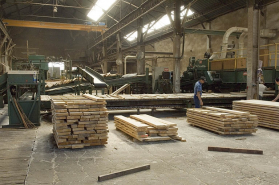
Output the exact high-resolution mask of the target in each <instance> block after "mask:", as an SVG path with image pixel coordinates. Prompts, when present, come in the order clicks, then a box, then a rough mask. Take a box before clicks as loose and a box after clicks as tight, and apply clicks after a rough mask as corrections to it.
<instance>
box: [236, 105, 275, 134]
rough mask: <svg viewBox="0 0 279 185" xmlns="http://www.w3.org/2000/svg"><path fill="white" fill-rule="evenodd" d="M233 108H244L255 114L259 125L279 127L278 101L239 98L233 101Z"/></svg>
mask: <svg viewBox="0 0 279 185" xmlns="http://www.w3.org/2000/svg"><path fill="white" fill-rule="evenodd" d="M233 109H234V110H244V111H247V112H249V113H251V114H255V115H257V116H258V119H259V126H262V127H267V128H273V129H279V122H278V118H279V103H278V102H271V101H263V100H241V101H234V102H233Z"/></svg>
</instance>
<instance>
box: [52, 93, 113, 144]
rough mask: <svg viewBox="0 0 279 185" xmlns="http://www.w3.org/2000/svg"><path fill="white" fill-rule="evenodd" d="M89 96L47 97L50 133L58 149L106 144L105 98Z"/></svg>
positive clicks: (106, 118) (106, 116) (106, 117)
mask: <svg viewBox="0 0 279 185" xmlns="http://www.w3.org/2000/svg"><path fill="white" fill-rule="evenodd" d="M90 96H92V95H90ZM90 96H88V95H83V96H75V95H63V96H51V107H52V122H53V134H54V138H55V141H56V144H57V147H58V148H83V147H85V146H95V145H104V144H107V139H108V125H107V122H108V113H107V109H106V101H104V100H103V99H97V100H96V99H95V100H93V99H90Z"/></svg>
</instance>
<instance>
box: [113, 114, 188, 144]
mask: <svg viewBox="0 0 279 185" xmlns="http://www.w3.org/2000/svg"><path fill="white" fill-rule="evenodd" d="M114 123H115V127H116V128H117V129H118V130H121V131H122V132H124V133H126V134H128V135H130V136H132V137H133V138H135V139H137V140H139V141H166V140H179V141H183V142H185V141H186V140H185V139H183V138H182V137H181V136H178V133H177V131H178V128H177V125H176V124H175V123H171V122H168V121H165V120H162V119H158V118H155V117H152V116H149V115H146V114H142V115H131V116H130V118H127V117H124V116H114Z"/></svg>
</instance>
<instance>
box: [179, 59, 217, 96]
mask: <svg viewBox="0 0 279 185" xmlns="http://www.w3.org/2000/svg"><path fill="white" fill-rule="evenodd" d="M208 65H209V60H208V59H198V60H196V59H195V57H190V58H189V65H188V67H187V71H184V72H183V75H182V77H181V79H180V88H181V90H182V92H192V91H193V89H194V88H193V87H194V84H195V83H196V82H197V81H198V80H199V78H200V77H201V76H204V77H205V78H206V81H207V83H206V84H204V86H203V88H204V89H211V88H215V87H218V86H219V85H220V83H221V78H220V73H219V72H216V71H208Z"/></svg>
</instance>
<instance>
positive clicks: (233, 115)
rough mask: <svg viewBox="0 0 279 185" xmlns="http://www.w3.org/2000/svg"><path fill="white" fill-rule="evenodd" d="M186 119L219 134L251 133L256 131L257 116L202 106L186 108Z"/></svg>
mask: <svg viewBox="0 0 279 185" xmlns="http://www.w3.org/2000/svg"><path fill="white" fill-rule="evenodd" d="M187 121H188V123H190V124H191V125H193V126H198V127H201V128H204V129H207V130H210V131H212V132H215V133H218V134H221V135H234V134H238V135H239V134H251V133H255V132H256V131H257V129H256V127H257V126H258V118H257V116H255V115H251V114H250V113H247V112H242V111H235V110H228V109H220V108H214V107H203V109H196V108H194V109H187Z"/></svg>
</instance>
